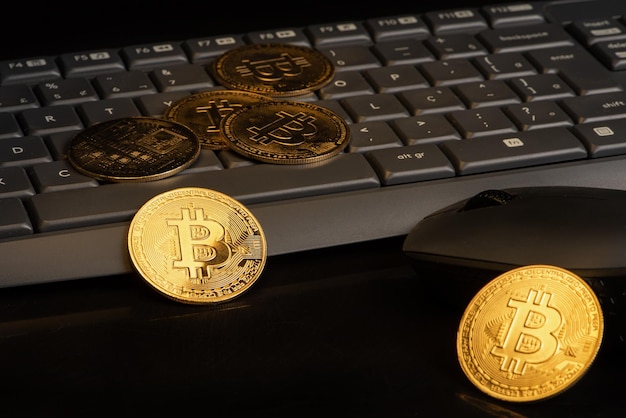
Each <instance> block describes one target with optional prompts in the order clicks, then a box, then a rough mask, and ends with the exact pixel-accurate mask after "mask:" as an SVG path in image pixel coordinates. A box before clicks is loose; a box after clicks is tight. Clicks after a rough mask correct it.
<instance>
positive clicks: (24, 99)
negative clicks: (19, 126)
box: [0, 84, 39, 112]
mask: <svg viewBox="0 0 626 418" xmlns="http://www.w3.org/2000/svg"><path fill="white" fill-rule="evenodd" d="M35 107H39V100H37V97H36V96H35V93H34V92H33V90H32V89H31V88H30V87H29V86H27V85H26V84H14V85H9V86H2V87H0V111H6V112H17V111H20V110H24V109H32V108H35Z"/></svg>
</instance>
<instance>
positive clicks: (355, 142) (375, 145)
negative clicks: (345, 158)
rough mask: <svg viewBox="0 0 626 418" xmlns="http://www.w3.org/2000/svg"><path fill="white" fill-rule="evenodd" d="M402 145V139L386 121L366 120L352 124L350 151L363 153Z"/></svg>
mask: <svg viewBox="0 0 626 418" xmlns="http://www.w3.org/2000/svg"><path fill="white" fill-rule="evenodd" d="M402 145H403V144H402V141H400V139H399V138H398V136H397V135H396V133H395V132H394V131H393V129H391V127H390V126H389V125H388V124H387V123H386V122H380V121H375V122H364V123H355V124H353V125H352V126H350V143H349V144H348V152H361V153H363V152H367V151H372V150H375V149H381V148H392V147H401V146H402Z"/></svg>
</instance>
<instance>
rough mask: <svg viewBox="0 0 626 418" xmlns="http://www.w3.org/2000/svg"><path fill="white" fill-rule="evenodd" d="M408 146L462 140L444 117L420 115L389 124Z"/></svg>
mask: <svg viewBox="0 0 626 418" xmlns="http://www.w3.org/2000/svg"><path fill="white" fill-rule="evenodd" d="M389 123H390V125H391V126H392V127H393V129H394V130H395V131H396V132H397V133H398V136H400V138H401V139H402V142H404V143H405V144H406V145H414V144H428V143H437V142H443V141H450V140H458V139H461V134H460V133H459V131H457V130H456V129H454V127H453V126H452V125H451V124H450V122H448V119H446V117H445V116H444V115H428V114H427V115H419V116H412V117H410V118H403V119H396V120H393V121H390V122H389Z"/></svg>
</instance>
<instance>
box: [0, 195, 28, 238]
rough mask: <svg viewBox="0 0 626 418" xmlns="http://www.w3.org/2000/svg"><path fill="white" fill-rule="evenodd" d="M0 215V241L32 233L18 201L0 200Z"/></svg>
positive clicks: (24, 212)
mask: <svg viewBox="0 0 626 418" xmlns="http://www.w3.org/2000/svg"><path fill="white" fill-rule="evenodd" d="M0 213H2V216H0V239H1V238H9V237H17V236H21V235H30V234H32V233H33V226H32V224H31V223H30V219H29V218H28V213H27V212H26V209H25V208H24V205H23V204H22V202H21V200H20V199H18V198H6V199H0Z"/></svg>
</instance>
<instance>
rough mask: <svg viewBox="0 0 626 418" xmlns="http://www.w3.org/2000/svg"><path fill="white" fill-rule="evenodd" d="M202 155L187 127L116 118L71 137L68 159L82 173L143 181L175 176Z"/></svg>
mask: <svg viewBox="0 0 626 418" xmlns="http://www.w3.org/2000/svg"><path fill="white" fill-rule="evenodd" d="M199 155H200V141H198V137H197V136H196V134H194V133H193V131H191V130H190V129H189V128H187V127H186V126H184V125H182V124H180V123H177V122H173V121H166V120H162V119H157V118H151V117H129V118H120V119H113V120H110V121H106V122H100V123H97V124H95V125H92V126H90V127H88V128H86V129H84V130H82V131H81V132H79V133H78V134H76V135H74V137H73V138H72V140H71V142H70V145H69V149H68V152H67V159H68V160H69V162H70V164H72V166H74V168H75V169H76V170H77V171H79V172H80V173H82V174H85V175H87V176H90V177H93V178H95V179H97V180H102V181H108V182H144V181H150V180H158V179H162V178H165V177H169V176H172V175H174V174H176V173H178V172H180V171H182V170H184V169H185V168H187V167H189V166H190V165H191V164H192V163H193V162H194V161H195V160H196V159H197V158H198V156H199Z"/></svg>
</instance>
